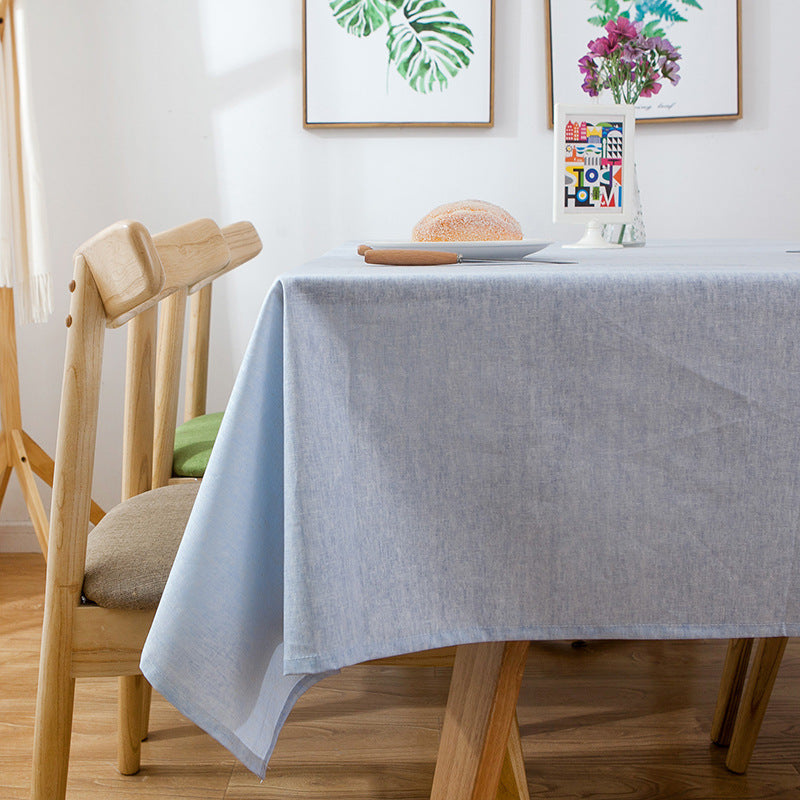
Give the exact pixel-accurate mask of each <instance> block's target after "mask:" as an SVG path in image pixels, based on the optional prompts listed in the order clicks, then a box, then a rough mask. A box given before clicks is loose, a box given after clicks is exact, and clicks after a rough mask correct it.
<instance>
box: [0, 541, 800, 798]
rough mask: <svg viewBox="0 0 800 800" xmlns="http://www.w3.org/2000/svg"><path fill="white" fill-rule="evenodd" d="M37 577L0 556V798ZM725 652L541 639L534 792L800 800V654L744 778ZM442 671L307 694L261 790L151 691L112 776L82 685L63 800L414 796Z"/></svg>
mask: <svg viewBox="0 0 800 800" xmlns="http://www.w3.org/2000/svg"><path fill="white" fill-rule="evenodd" d="M43 583H44V569H43V566H42V560H41V558H40V557H39V556H37V555H3V554H0V798H2V800H12V799H16V798H27V797H28V787H29V781H30V751H31V742H32V738H33V714H34V704H35V700H34V698H35V692H36V679H37V661H38V656H39V630H40V625H41V614H42V602H43V598H42V586H43ZM723 654H724V643H720V642H619V641H609V642H592V643H589V644H588V645H587V646H585V647H573V646H571V644H570V643H569V642H564V643H546V644H534V645H533V646H532V647H531V652H530V657H529V660H528V667H527V670H526V673H525V679H524V681H523V685H522V692H521V696H520V703H519V712H518V713H519V720H520V726H521V732H522V745H523V750H524V753H525V763H526V765H527V775H528V784H529V786H530V792H531V796H532V797H534V798H560V799H562V800H563V799H565V798H569V799H570V800H572V799H573V798H587V799H588V798H592V800H616V799H617V798H624V800H644V798H659V800H663V798H669V800H725V799H726V798H772V799H773V800H790V799H791V800H800V693H798V692H797V686H798V684H799V683H800V645H799V644H798V643H796V642H790V644H789V647H788V649H787V652H786V657H785V659H784V664H783V667H782V670H781V673H780V675H779V677H778V681H777V684H776V687H775V692H774V695H773V698H772V702H771V705H770V707H769V710H768V712H767V718H766V720H765V723H764V727H763V728H762V733H761V738H760V739H759V743H758V745H757V747H756V752H755V755H754V757H753V761H752V763H751V766H750V769H749V772H748V774H747V775H746V776H736V775H733V774H731V773H729V772H727V770H726V769H725V767H724V765H723V761H724V751H722V750H719V749H718V748H716V747H714V746H713V745H712V744H711V743H710V742H709V738H708V729H709V725H710V721H711V716H712V710H713V705H714V699H715V694H716V688H717V680H718V673H719V669H720V666H721V664H722V659H723ZM448 678H449V675H448V670H446V669H443V668H439V669H413V668H404V669H400V668H397V667H393V668H388V667H380V668H379V667H353V668H350V669H347V670H344V671H343V672H342V673H341V675H339V676H337V677H335V678H330V679H328V680H326V681H323V682H322V683H320V684H318V685H317V686H316V687H314V688H312V689H311V690H310V691H309V692H308V693H307V694H306V695H305V696H304V697H302V698H301V699H300V701H299V702H298V704H297V706H296V707H295V709H294V711H293V712H292V714H291V716H290V717H289V720H288V722H287V724H286V726H285V727H284V730H283V732H282V734H281V737H280V740H279V742H278V746H277V748H276V750H275V754H274V756H273V760H272V767H271V769H270V770H269V772H268V773H267V778H266V780H265V781H264V782H263V783H260V782H259V780H258V779H257V778H256V777H255V776H253V775H252V774H250V773H249V772H247V770H245V769H244V768H243V767H242V766H240V765H239V764H238V763H237V762H236V761H235V760H234V759H233V758H232V757H231V756H230V755H229V754H228V753H227V751H226V750H224V749H223V748H222V747H221V746H220V745H218V744H216V743H215V742H214V741H212V740H211V739H210V738H209V737H208V736H206V735H205V734H203V733H202V732H201V731H200V730H199V729H198V728H196V727H195V726H194V725H192V724H191V723H190V722H188V721H187V720H186V719H185V718H183V717H182V716H181V715H180V714H178V713H177V712H176V711H175V710H174V709H172V708H171V707H170V706H169V705H168V704H167V703H166V702H165V701H164V700H163V699H161V698H160V697H156V698H155V700H154V704H153V711H152V725H151V735H150V737H149V740H148V741H147V742H145V744H144V745H143V756H142V763H143V768H142V770H141V772H140V773H139V774H138V775H136V776H133V777H122V776H121V775H119V774H118V773H117V772H116V770H115V767H114V763H115V760H114V759H115V754H114V738H115V729H114V725H115V721H114V720H115V692H116V682H115V681H114V680H93V681H88V680H87V681H80V682H79V683H78V691H77V694H76V702H75V722H74V729H73V737H72V762H71V767H70V780H69V792H68V797H69V798H71V800H122V798H126V799H127V798H131V800H132V799H133V798H136V800H163V799H164V798H177V797H180V798H208V799H209V800H210V799H211V798H214V799H215V800H217V799H219V800H222V799H223V798H224V799H225V800H244V799H245V798H253V800H267V798H270V799H271V798H282V799H284V798H286V799H289V798H303V799H304V800H323V799H324V800H337V799H339V798H341V800H345V798H346V799H347V800H359V799H360V798H385V799H386V800H388V799H389V798H391V799H392V800H399V799H400V798H402V799H403V800H416V799H417V798H420V799H421V798H424V797H426V796H427V792H428V791H429V790H430V785H431V780H432V777H433V767H434V760H435V758H436V748H437V744H438V736H439V729H440V726H441V722H442V713H443V709H444V704H445V699H446V696H447V685H448Z"/></svg>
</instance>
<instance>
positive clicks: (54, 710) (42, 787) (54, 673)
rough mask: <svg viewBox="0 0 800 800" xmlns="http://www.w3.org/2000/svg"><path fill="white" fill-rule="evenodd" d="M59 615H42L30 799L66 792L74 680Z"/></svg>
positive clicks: (57, 797)
mask: <svg viewBox="0 0 800 800" xmlns="http://www.w3.org/2000/svg"><path fill="white" fill-rule="evenodd" d="M48 610H49V609H48ZM59 617H60V615H59V614H58V613H56V614H46V615H45V626H44V631H43V635H42V639H43V647H42V655H41V659H40V662H39V687H38V690H37V696H36V720H35V725H34V733H33V775H32V780H31V800H63V798H64V797H65V795H66V793H67V773H68V771H69V748H70V740H71V738H72V708H73V703H74V699H75V679H74V678H72V677H70V668H71V666H72V665H71V661H72V659H71V652H70V651H69V649H68V648H67V647H65V646H64V644H63V642H64V640H63V638H61V636H60V633H61V631H60V627H59V626H60V624H61V623H62V619H60V618H59Z"/></svg>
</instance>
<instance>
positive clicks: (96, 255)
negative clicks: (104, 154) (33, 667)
mask: <svg viewBox="0 0 800 800" xmlns="http://www.w3.org/2000/svg"><path fill="white" fill-rule="evenodd" d="M260 247H261V244H260V241H259V240H258V236H257V234H256V233H255V230H254V229H253V227H252V226H251V225H250V224H249V223H241V224H239V225H236V226H232V227H231V228H226V229H225V230H220V229H219V228H218V227H217V226H216V224H215V223H213V222H212V221H211V220H198V221H196V222H193V223H190V224H188V225H184V226H182V227H179V228H175V229H172V230H170V231H166V232H165V233H163V234H160V235H158V236H153V237H151V236H150V234H149V233H148V231H147V230H146V229H145V228H144V227H143V226H142V225H140V224H139V223H135V222H120V223H117V224H116V225H112V226H111V227H110V228H107V229H106V230H104V231H102V232H101V233H100V234H98V235H97V236H95V237H94V238H92V239H90V240H89V241H88V242H86V243H85V244H84V245H83V246H81V247H80V248H79V249H78V251H77V252H76V254H75V259H74V263H75V273H74V280H73V281H72V283H71V284H70V290H71V292H72V299H71V307H70V315H69V317H68V318H67V326H68V332H67V353H66V361H65V368H64V381H63V387H62V395H61V411H60V419H59V429H58V439H57V445H56V457H55V476H54V488H53V495H52V508H51V524H50V531H51V534H50V539H49V546H48V564H47V578H46V591H45V609H44V629H43V635H42V650H41V660H40V665H39V689H38V696H37V706H36V722H35V733H34V755H33V779H32V797H33V799H34V800H45V798H47V800H52V799H53V798H56V799H57V798H63V797H64V795H65V792H66V785H67V772H68V764H69V748H70V737H71V727H72V706H73V698H74V689H75V680H76V679H77V678H83V677H95V676H120V705H119V723H120V725H119V736H118V751H119V768H120V771H121V772H123V773H126V774H130V773H133V772H136V771H137V770H138V767H139V755H140V741H141V739H142V738H143V733H144V732H145V726H144V722H143V716H146V715H145V714H144V711H145V708H146V705H147V704H146V702H145V696H146V693H145V686H146V684H145V681H144V678H143V677H142V675H141V673H140V671H139V656H140V653H141V648H142V645H143V644H144V639H145V637H146V635H147V632H148V630H149V628H150V624H151V622H152V618H153V614H154V613H155V607H156V606H157V604H158V600H159V599H160V596H161V591H162V590H163V586H164V583H165V582H166V577H167V575H168V573H169V569H170V567H171V564H172V558H173V557H174V554H175V551H176V550H177V545H178V543H179V541H180V537H181V535H182V533H183V528H184V526H185V523H186V520H187V519H188V514H189V512H190V510H191V507H192V504H193V502H194V495H195V494H196V491H197V486H196V485H192V484H183V485H177V486H164V485H163V483H165V481H164V480H163V477H162V475H159V474H157V469H158V467H159V462H158V460H157V459H158V458H159V457H160V456H158V454H157V453H156V454H154V448H153V441H154V430H155V427H156V422H155V418H156V416H157V415H156V402H155V372H156V352H155V341H156V326H157V307H158V303H159V302H160V301H162V300H164V301H165V302H166V300H167V299H168V300H169V303H168V305H165V306H164V309H163V310H164V311H165V312H166V313H165V314H164V315H162V321H163V316H165V315H166V316H168V315H169V313H170V311H169V309H170V308H173V310H176V309H180V305H181V302H184V303H185V298H186V296H187V295H188V293H189V291H191V290H193V289H195V288H196V287H199V286H201V285H202V284H203V283H204V282H207V281H209V280H212V279H213V278H214V277H215V276H216V275H218V274H221V273H222V272H223V271H226V270H227V269H230V268H232V266H235V265H237V264H241V263H243V262H244V261H246V260H248V259H249V258H252V257H253V256H254V255H255V254H256V253H258V252H259V250H260ZM181 298H182V300H181ZM126 323H127V326H128V357H127V377H126V397H125V415H124V440H123V491H122V497H123V502H122V503H120V505H118V506H117V507H115V508H114V509H112V510H111V511H110V512H109V513H108V514H106V516H105V517H104V518H103V520H102V521H101V522H100V523H99V524H98V525H97V527H96V528H95V529H94V530H93V531H92V532H91V533H90V532H89V527H90V526H89V522H90V520H89V514H90V499H91V498H90V495H91V485H92V471H93V462H94V450H95V442H96V435H97V418H98V410H99V394H100V382H101V375H102V361H103V344H104V339H105V328H106V327H109V328H116V327H119V326H121V325H124V324H126ZM163 327H164V324H162V328H163ZM168 345H169V340H168V337H165V338H163V339H162V346H161V349H162V353H161V354H160V355H159V359H158V361H159V368H160V369H167V366H166V365H167V364H168V362H169V357H168V356H169V352H168V351H169V346H168ZM177 380H179V378H178V379H177ZM174 382H175V379H173V380H172V382H170V381H165V382H164V387H166V388H165V389H164V392H165V393H166V394H165V395H162V397H161V398H160V402H161V403H162V406H164V404H167V405H168V404H170V403H172V402H173V399H172V393H171V390H169V387H170V386H172V385H174ZM174 394H175V395H177V391H174ZM175 402H176V401H175ZM173 419H174V417H173ZM163 449H164V448H163V446H162V448H161V450H162V451H163ZM162 474H163V473H162ZM153 486H156V487H159V488H152V487H153Z"/></svg>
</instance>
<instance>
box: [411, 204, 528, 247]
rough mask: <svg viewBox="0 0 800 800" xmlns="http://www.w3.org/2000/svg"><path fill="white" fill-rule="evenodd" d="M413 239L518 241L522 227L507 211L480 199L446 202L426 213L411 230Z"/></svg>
mask: <svg viewBox="0 0 800 800" xmlns="http://www.w3.org/2000/svg"><path fill="white" fill-rule="evenodd" d="M411 238H412V240H413V241H415V242H486V241H492V242H493V241H519V240H520V239H522V228H520V225H519V222H517V220H515V219H514V217H512V216H511V214H509V213H508V211H506V210H504V209H502V208H500V206H496V205H494V204H493V203H486V202H484V201H483V200H459V201H458V202H456V203H445V204H444V205H442V206H438V207H437V208H434V209H433V211H431V212H429V213H428V214H426V215H425V216H424V217H423V218H422V219H421V220H420V221H419V222H418V223H417V224H416V225H415V226H414V229H413V231H412V232H411Z"/></svg>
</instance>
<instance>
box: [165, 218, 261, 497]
mask: <svg viewBox="0 0 800 800" xmlns="http://www.w3.org/2000/svg"><path fill="white" fill-rule="evenodd" d="M222 235H223V237H224V238H225V242H226V244H227V245H228V250H229V253H230V259H229V261H228V263H227V264H226V265H225V267H224V268H223V269H221V270H219V271H218V272H216V273H214V274H213V275H211V276H207V277H204V278H201V279H199V280H197V281H196V282H194V283H191V284H189V285H187V286H186V287H183V288H182V289H181V290H180V291H175V292H173V293H172V294H171V295H170V296H169V297H167V298H166V299H165V300H163V301H162V302H161V303H160V304H159V305H160V313H159V324H158V347H157V358H156V378H155V419H154V430H153V464H152V482H151V486H152V488H157V487H159V486H165V485H166V484H167V483H168V482H169V480H170V478H171V476H172V457H173V449H174V444H175V426H176V424H177V421H178V420H177V416H178V395H179V393H180V374H181V352H182V346H183V331H184V326H185V316H186V308H187V300H188V303H189V306H190V309H189V342H188V348H187V363H186V384H185V406H186V409H187V413H188V409H189V408H190V407H191V408H192V409H194V413H192V415H191V416H190V417H186V418H187V419H191V418H194V417H196V416H199V415H201V414H203V413H205V402H206V384H207V380H208V341H209V325H210V312H211V287H212V283H213V281H215V280H216V279H217V278H219V277H221V276H222V275H225V274H227V273H228V272H230V271H231V270H233V269H236V267H238V266H241V265H242V264H244V263H245V262H247V261H249V260H250V259H252V258H254V257H255V256H256V255H258V253H260V252H261V240H260V239H259V237H258V234H257V233H256V231H255V228H253V226H252V225H251V224H250V223H249V222H237V223H234V224H233V225H228V226H226V227H225V228H222ZM156 239H158V237H156Z"/></svg>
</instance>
